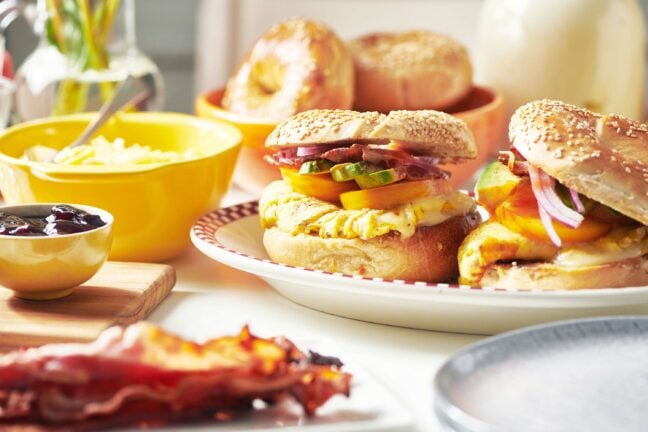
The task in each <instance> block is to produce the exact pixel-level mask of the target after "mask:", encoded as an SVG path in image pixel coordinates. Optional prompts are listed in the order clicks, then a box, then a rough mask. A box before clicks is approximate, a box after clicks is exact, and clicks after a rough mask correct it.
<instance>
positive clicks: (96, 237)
mask: <svg viewBox="0 0 648 432" xmlns="http://www.w3.org/2000/svg"><path fill="white" fill-rule="evenodd" d="M53 205H54V204H23V205H17V206H4V207H0V211H1V212H7V213H9V214H13V215H16V216H37V215H46V214H49V211H50V209H51V207H52V206H53ZM71 205H73V206H74V207H77V208H80V209H82V210H85V211H87V212H88V213H91V214H96V215H99V216H100V217H101V219H102V220H103V221H104V222H106V225H104V226H102V227H100V228H95V229H93V230H90V231H84V232H80V233H76V234H65V235H56V236H33V237H21V236H10V235H0V286H4V287H5V288H9V289H11V290H13V291H14V293H15V295H16V297H21V298H25V299H30V300H50V299H55V298H59V297H63V296H66V295H68V294H70V293H71V292H72V289H73V288H74V287H76V286H79V285H81V284H82V283H83V282H85V281H87V280H88V279H90V278H91V277H92V276H94V274H95V273H97V271H99V269H100V268H101V266H102V265H103V263H104V262H105V261H106V259H107V258H108V253H109V252H110V245H111V242H112V229H113V217H112V215H111V214H110V213H108V212H107V211H105V210H101V209H98V208H95V207H90V206H84V205H78V204H71Z"/></svg>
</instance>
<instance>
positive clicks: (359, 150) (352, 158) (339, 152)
mask: <svg viewBox="0 0 648 432" xmlns="http://www.w3.org/2000/svg"><path fill="white" fill-rule="evenodd" d="M364 148H365V146H364V145H360V144H353V145H352V146H351V147H337V148H334V149H331V150H329V151H327V152H324V153H322V155H321V156H320V157H321V158H322V159H328V160H330V161H331V162H334V163H344V162H360V161H361V160H362V154H363V149H364Z"/></svg>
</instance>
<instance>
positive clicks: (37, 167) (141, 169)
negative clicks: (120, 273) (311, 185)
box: [0, 113, 241, 262]
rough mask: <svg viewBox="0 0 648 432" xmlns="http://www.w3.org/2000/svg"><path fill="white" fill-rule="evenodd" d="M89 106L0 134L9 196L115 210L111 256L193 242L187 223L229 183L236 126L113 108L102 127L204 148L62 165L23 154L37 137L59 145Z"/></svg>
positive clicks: (109, 132) (149, 140)
mask: <svg viewBox="0 0 648 432" xmlns="http://www.w3.org/2000/svg"><path fill="white" fill-rule="evenodd" d="M93 116H94V115H93V114H79V115H71V116H63V117H53V118H47V119H43V120H36V121H33V122H27V123H22V124H19V125H16V126H13V127H11V128H9V129H7V130H6V131H5V132H4V133H3V134H2V135H0V190H1V191H2V194H3V196H4V198H5V201H6V202H7V203H8V204H16V203H29V202H78V203H81V204H86V205H91V206H95V207H100V208H104V209H106V210H108V211H109V212H111V213H112V214H113V216H114V217H115V227H114V241H113V248H112V252H111V254H110V259H113V260H124V261H149V262H150V261H163V260H167V259H169V258H172V257H174V256H176V255H178V254H180V253H181V252H182V251H183V250H184V249H185V248H186V247H187V246H188V245H189V243H190V240H189V229H190V227H191V225H192V224H193V223H194V221H195V220H196V219H197V218H198V217H199V216H200V215H202V214H203V213H205V212H207V211H209V210H211V209H213V208H215V207H217V206H218V205H219V204H220V200H221V197H222V196H223V194H224V193H225V192H226V191H227V188H228V186H229V184H230V181H231V177H232V171H233V169H234V165H235V164H236V158H237V155H238V151H239V147H240V142H241V134H240V132H239V131H238V130H236V129H235V128H234V127H232V126H229V125H227V124H224V123H220V122H213V121H206V120H201V119H199V118H196V117H193V116H189V115H184V114H171V113H132V114H120V115H118V116H115V117H114V118H113V119H112V120H111V121H110V122H109V123H108V124H106V125H105V126H104V127H103V128H102V129H101V131H100V134H101V135H103V136H105V137H106V138H107V139H108V140H114V139H116V138H123V139H124V140H125V141H126V143H127V144H129V143H130V144H133V143H138V144H141V145H147V146H150V147H152V148H154V149H161V150H173V151H179V152H183V151H185V150H187V149H193V150H195V151H197V152H198V153H199V154H201V155H202V156H200V157H197V158H195V159H191V160H187V161H182V162H173V163H165V164H146V165H134V164H131V165H120V166H114V165H113V166H64V165H56V164H52V163H43V162H33V161H29V160H25V159H22V158H21V156H22V155H23V153H24V151H25V149H27V148H29V147H31V146H34V145H37V144H40V145H45V146H49V147H53V148H61V147H63V146H64V145H66V144H68V143H70V142H72V141H73V140H74V138H75V137H77V136H78V135H79V134H80V133H81V131H82V130H83V128H84V127H85V126H86V125H87V124H88V121H90V119H92V118H93Z"/></svg>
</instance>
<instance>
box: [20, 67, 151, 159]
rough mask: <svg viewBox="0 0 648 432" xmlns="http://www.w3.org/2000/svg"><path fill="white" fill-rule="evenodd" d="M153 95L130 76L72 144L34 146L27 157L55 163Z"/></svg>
mask: <svg viewBox="0 0 648 432" xmlns="http://www.w3.org/2000/svg"><path fill="white" fill-rule="evenodd" d="M151 94H152V91H151V88H150V86H148V85H147V84H146V83H144V81H143V80H142V79H140V78H136V77H134V76H132V75H129V76H128V77H127V78H126V79H125V80H124V81H122V82H121V83H120V84H119V87H117V90H116V91H115V93H114V94H113V97H112V98H110V99H109V100H108V101H107V102H106V103H105V104H103V105H102V106H101V109H100V110H99V112H98V113H97V115H96V117H95V118H93V119H92V121H91V122H90V123H88V126H86V128H85V129H84V130H83V132H81V135H79V136H78V137H77V139H75V140H74V141H72V142H71V143H70V144H68V145H66V146H65V147H63V148H62V149H60V150H56V149H53V148H51V147H45V146H34V147H31V148H28V149H27V150H25V155H26V156H27V158H28V159H29V160H33V161H37V162H54V159H55V158H56V155H57V154H59V152H61V151H63V150H64V149H67V148H74V147H78V146H80V145H83V144H86V143H87V142H88V140H89V139H90V137H92V135H93V134H94V133H95V132H96V131H97V130H98V129H99V128H100V127H101V126H103V124H104V123H105V122H106V121H107V120H108V119H110V118H111V117H112V116H113V115H114V114H115V113H116V112H117V111H119V110H120V109H122V108H124V107H125V106H127V105H130V104H136V103H138V102H140V101H142V100H144V99H145V98H147V97H148V96H149V95H151Z"/></svg>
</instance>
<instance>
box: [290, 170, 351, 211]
mask: <svg viewBox="0 0 648 432" xmlns="http://www.w3.org/2000/svg"><path fill="white" fill-rule="evenodd" d="M279 170H280V171H281V176H282V177H283V179H284V181H285V182H286V183H288V185H289V186H290V187H291V188H292V190H294V191H295V192H299V193H301V194H304V195H307V196H310V197H313V198H317V199H321V200H322V201H328V202H332V203H339V202H340V194H342V193H344V192H348V191H352V190H356V189H358V186H357V185H356V184H355V182H336V181H335V180H333V178H331V174H329V173H326V174H318V175H308V174H306V175H302V174H299V171H298V170H296V169H292V168H285V167H280V168H279Z"/></svg>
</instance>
